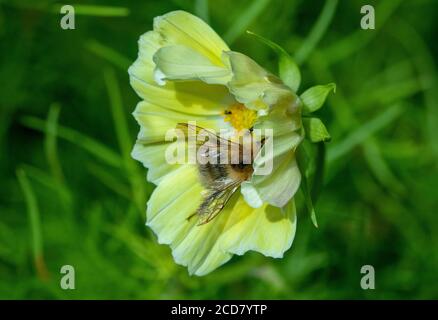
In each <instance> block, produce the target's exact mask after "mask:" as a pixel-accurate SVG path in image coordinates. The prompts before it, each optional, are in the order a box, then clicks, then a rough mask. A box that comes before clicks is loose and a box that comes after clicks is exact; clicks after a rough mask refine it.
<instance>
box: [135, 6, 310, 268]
mask: <svg viewBox="0 0 438 320" xmlns="http://www.w3.org/2000/svg"><path fill="white" fill-rule="evenodd" d="M129 75H130V81H131V85H132V87H133V88H134V89H135V91H136V92H137V94H138V95H139V96H140V97H141V98H142V99H143V101H141V102H140V103H139V104H138V105H137V107H136V109H135V111H134V117H135V119H136V120H137V122H138V123H139V125H140V132H139V134H138V138H137V141H136V144H135V147H134V150H133V152H132V156H133V157H134V158H135V159H137V160H139V161H141V162H142V163H143V164H144V166H145V167H147V168H148V174H147V178H148V180H149V181H151V182H153V183H154V184H156V185H157V187H156V189H155V190H154V192H153V194H152V195H151V197H150V199H149V202H148V204H147V225H148V226H149V227H150V228H152V230H153V231H154V232H155V233H156V235H157V237H158V241H159V243H162V244H168V245H170V247H171V249H172V254H173V257H174V259H175V261H176V262H177V263H179V264H182V265H184V266H187V267H188V270H189V272H190V274H196V275H204V274H207V273H209V272H211V271H212V270H214V269H216V268H217V267H219V266H220V265H222V264H224V263H225V262H227V261H228V260H229V259H230V258H231V257H232V255H233V254H238V255H242V254H244V253H245V252H246V251H248V250H254V251H258V252H261V253H262V254H264V255H266V256H270V257H274V258H280V257H282V256H283V253H284V252H285V251H286V250H287V249H289V248H290V246H291V245H292V241H293V238H294V235H295V229H296V213H295V204H294V201H293V196H294V194H295V192H296V190H297V188H298V186H299V183H300V172H299V170H298V167H297V164H296V161H295V149H296V147H297V146H298V144H299V143H300V141H301V140H302V134H301V132H302V130H301V116H300V105H301V104H300V102H299V98H298V97H297V96H296V95H295V93H294V92H293V91H292V90H291V89H290V88H289V87H287V86H286V85H284V84H283V83H282V82H281V81H280V80H279V79H278V78H277V77H275V76H273V75H272V74H270V73H268V72H267V71H266V70H264V69H263V68H262V67H260V66H259V65H258V64H257V63H256V62H255V61H253V60H252V59H250V58H248V57H247V56H245V55H243V54H241V53H238V52H233V51H231V50H230V49H229V48H228V46H227V45H226V44H225V42H224V41H223V40H222V39H221V38H220V37H219V36H218V35H217V34H216V33H215V32H214V31H213V30H212V29H211V28H210V27H209V26H208V25H207V24H205V23H204V22H203V21H202V20H201V19H199V18H197V17H195V16H193V15H191V14H189V13H187V12H184V11H174V12H170V13H168V14H165V15H163V16H160V17H157V18H155V20H154V27H153V31H149V32H147V33H145V34H144V35H143V36H141V38H140V40H139V55H138V59H137V60H136V61H135V63H134V64H133V65H132V66H131V67H130V68H129ZM187 121H196V124H197V125H198V126H200V127H203V128H209V129H213V130H216V131H217V132H218V131H219V130H220V129H226V130H232V129H237V130H241V129H252V128H255V129H272V130H273V133H274V136H273V137H272V142H273V152H272V153H266V152H263V151H264V150H263V149H264V148H265V147H263V148H262V150H261V152H259V154H258V155H257V157H256V158H255V160H254V162H253V169H254V174H253V175H252V176H251V178H250V179H248V180H247V181H245V182H243V183H242V185H241V186H240V188H239V189H238V190H237V191H236V192H234V194H233V195H232V196H231V198H230V199H229V201H228V202H227V203H226V205H225V206H224V208H223V209H222V210H221V212H220V213H219V214H218V215H217V216H216V217H215V218H214V219H212V220H211V221H210V222H208V223H205V224H202V225H198V223H197V221H196V219H188V217H190V216H191V215H192V214H193V213H195V212H196V211H197V209H198V208H199V206H200V204H201V203H202V201H203V194H205V186H204V185H203V183H202V182H201V179H200V176H199V173H198V169H197V166H196V165H191V164H170V163H168V162H166V159H165V153H166V149H167V148H168V147H169V146H171V145H172V144H175V143H177V142H172V141H166V140H165V135H166V132H167V131H168V130H169V129H172V128H175V127H176V126H177V124H178V123H187ZM265 151H266V150H265ZM269 161H273V168H272V172H271V174H269V175H258V173H259V172H260V171H261V170H262V169H263V167H264V166H265V165H266V163H267V162H269Z"/></svg>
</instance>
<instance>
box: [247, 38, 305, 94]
mask: <svg viewBox="0 0 438 320" xmlns="http://www.w3.org/2000/svg"><path fill="white" fill-rule="evenodd" d="M247 33H248V34H250V35H252V36H254V37H255V38H257V40H259V41H260V42H262V43H264V44H266V45H267V46H269V47H271V48H272V49H273V50H274V51H275V52H276V53H277V55H278V72H279V75H280V78H281V80H283V82H284V83H285V84H286V85H287V86H288V87H290V88H291V89H292V90H293V91H295V92H297V91H298V88H299V86H300V83H301V73H300V69H299V68H298V65H297V64H296V63H295V60H294V59H293V58H292V57H291V56H290V55H289V54H288V53H287V52H286V50H284V49H283V48H282V47H281V46H280V45H278V44H276V43H275V42H272V41H271V40H269V39H266V38H264V37H262V36H260V35H258V34H256V33H254V32H251V31H247Z"/></svg>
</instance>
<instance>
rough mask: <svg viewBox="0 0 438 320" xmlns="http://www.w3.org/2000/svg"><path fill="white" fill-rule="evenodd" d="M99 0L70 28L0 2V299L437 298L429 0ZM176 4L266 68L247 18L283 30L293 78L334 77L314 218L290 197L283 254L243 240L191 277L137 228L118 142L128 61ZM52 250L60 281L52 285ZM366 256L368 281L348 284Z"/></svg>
mask: <svg viewBox="0 0 438 320" xmlns="http://www.w3.org/2000/svg"><path fill="white" fill-rule="evenodd" d="M101 2H102V1H101ZM101 2H98V1H87V3H86V4H83V3H81V5H80V6H79V5H78V6H77V13H78V15H77V16H76V29H75V30H62V29H61V28H60V27H59V19H60V17H61V15H60V14H59V13H58V11H56V12H55V11H54V9H53V8H57V7H56V6H57V5H58V4H55V3H54V2H53V1H41V2H39V4H38V5H35V4H33V3H32V2H30V1H18V0H16V1H8V2H1V4H0V38H1V39H0V50H1V52H2V56H1V58H0V61H1V63H0V86H1V88H2V94H1V95H0V175H1V180H0V181H1V189H0V298H7V299H10V298H19V299H45V298H49V299H86V298H93V299H104V298H134V299H160V298H183V299H187V298H192V299H214V298H216V299H218V298H240V299H252V298H271V299H275V298H286V299H304V298H316V299H323V298H332V299H345V298H355V299H375V298H376V299H389V298H401V299H408V298H412V299H420V298H438V286H437V285H436V282H437V281H436V279H437V272H436V270H438V251H437V250H436V248H437V247H438V217H437V214H436V210H437V209H438V206H437V201H436V193H437V192H436V190H437V189H438V174H437V173H438V171H437V163H438V161H437V157H438V144H437V143H436V142H435V139H436V137H437V130H438V129H437V128H438V113H437V110H438V109H437V108H436V103H437V101H438V96H437V92H438V78H437V72H436V70H437V68H436V63H437V59H436V57H437V56H438V45H437V44H436V41H435V33H434V30H436V29H437V27H438V22H437V21H436V19H435V18H434V16H433V14H432V13H433V12H434V10H435V6H436V3H435V2H434V1H433V0H424V1H369V3H370V4H373V5H375V8H376V15H377V16H376V23H377V27H376V30H372V31H371V30H370V31H364V30H361V29H360V18H361V15H360V6H361V5H362V4H363V3H362V1H359V0H355V1H335V0H327V1H322V0H320V1H314V2H312V4H310V3H309V2H306V1H302V0H296V1H283V0H270V1H265V0H260V1H249V0H244V1H241V2H236V1H231V0H220V1H190V0H172V1H170V0H169V1H159V2H158V1H143V2H138V1H124V2H123V3H121V2H115V1H107V2H105V4H103V3H101ZM73 5H74V3H73ZM175 9H183V10H188V11H190V12H196V13H198V14H199V15H200V16H201V17H203V18H204V19H208V20H209V21H210V23H211V25H212V27H213V28H214V29H215V30H216V31H217V32H218V33H219V34H220V35H222V36H223V37H225V39H226V40H227V41H228V42H229V44H230V46H231V47H232V49H233V50H236V51H241V52H243V53H245V54H247V55H249V56H251V57H253V58H254V59H255V60H256V61H257V62H259V63H260V64H261V65H262V66H265V67H266V68H268V69H270V70H272V71H273V72H276V70H277V65H276V55H275V52H274V51H273V50H272V48H270V47H268V46H265V45H264V44H263V43H260V42H259V41H257V39H255V38H254V37H251V36H248V35H247V34H246V31H247V30H251V31H253V32H254V33H256V34H258V35H260V36H262V37H265V38H267V39H270V40H272V41H273V42H274V43H277V44H279V45H281V46H282V47H284V48H285V50H286V51H287V53H288V54H290V55H291V56H293V57H295V58H296V59H297V61H298V62H299V64H300V67H301V77H302V81H301V85H300V89H299V91H300V92H303V91H305V90H306V89H307V88H309V87H311V86H313V85H315V84H324V83H331V82H334V83H336V85H337V90H336V93H335V94H330V95H329V98H328V102H327V105H326V106H325V107H324V108H323V109H321V110H318V111H317V112H316V113H317V114H316V116H317V117H319V118H321V119H323V120H324V123H325V124H326V126H327V128H328V130H329V132H330V134H331V136H332V139H331V142H330V143H328V144H327V145H326V148H327V152H326V159H325V168H324V169H325V170H324V171H323V170H322V168H319V169H318V170H319V171H318V172H317V173H316V174H317V175H318V176H322V175H324V178H325V179H324V183H323V184H322V185H321V186H320V187H318V188H317V189H318V190H310V192H311V193H312V198H313V199H315V196H316V194H318V201H317V202H314V203H313V204H310V203H309V202H308V206H309V207H310V208H311V210H310V211H312V209H313V208H314V210H315V212H316V215H317V219H318V228H315V227H314V226H313V224H312V219H311V217H310V216H309V214H308V212H307V210H306V207H305V201H304V199H302V198H299V199H298V200H299V206H298V209H299V212H298V229H297V235H296V239H295V241H294V244H293V246H292V248H291V249H290V250H289V251H288V252H287V253H286V254H285V257H284V258H283V259H280V260H276V259H271V258H266V257H263V256H262V255H260V254H257V253H249V254H246V255H245V256H243V257H234V258H233V259H232V260H231V262H229V263H227V264H226V265H225V266H223V267H221V268H220V269H218V270H217V271H215V272H213V273H212V274H210V275H208V276H206V277H202V278H199V277H190V276H189V275H188V274H187V270H186V269H185V268H183V267H181V266H178V265H176V264H175V263H174V261H173V259H172V256H171V252H170V249H169V248H168V247H167V246H163V245H159V244H158V243H157V241H156V238H155V236H154V235H153V233H152V232H151V231H150V230H149V229H148V228H147V227H146V226H145V211H146V203H147V199H148V198H149V196H150V194H151V192H152V191H153V188H154V186H153V185H152V184H150V183H148V182H147V181H146V169H144V168H143V167H142V166H141V165H140V164H139V163H137V162H136V161H134V160H133V159H131V157H130V152H131V148H132V146H133V144H134V141H135V138H136V134H137V132H138V126H137V124H136V123H135V121H134V119H133V117H132V115H131V113H132V111H133V110H134V107H135V105H136V103H137V102H138V101H139V100H140V98H138V97H137V96H136V95H135V93H134V91H133V90H132V88H131V87H130V85H129V77H128V74H127V68H128V67H129V65H130V64H131V63H132V62H133V61H134V60H135V59H136V56H137V50H138V47H137V40H138V38H139V36H140V35H141V34H143V33H144V32H146V31H148V30H150V29H151V27H152V20H153V17H154V16H156V15H160V14H163V13H165V12H168V11H171V10H175ZM309 200H311V199H307V201H309ZM314 218H315V217H314ZM314 221H315V219H314ZM66 264H69V265H73V266H74V267H75V271H76V289H75V290H73V291H64V290H62V289H61V288H60V285H59V281H60V279H61V276H62V275H61V274H60V269H61V267H62V266H63V265H66ZM365 264H371V265H373V266H374V267H375V270H376V290H374V291H364V290H362V289H361V288H360V277H361V274H360V268H361V266H362V265H365Z"/></svg>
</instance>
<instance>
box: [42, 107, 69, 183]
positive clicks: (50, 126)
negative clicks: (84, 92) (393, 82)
mask: <svg viewBox="0 0 438 320" xmlns="http://www.w3.org/2000/svg"><path fill="white" fill-rule="evenodd" d="M59 111H60V106H59V105H58V104H53V105H52V106H50V110H49V114H48V116H47V122H46V132H45V133H46V137H45V140H44V151H45V152H46V158H47V162H48V163H49V167H50V170H51V172H52V175H53V177H54V178H55V179H56V180H57V181H58V183H59V184H64V181H65V179H64V174H63V172H62V167H61V164H60V162H59V157H58V147H57V141H56V138H57V130H58V118H59Z"/></svg>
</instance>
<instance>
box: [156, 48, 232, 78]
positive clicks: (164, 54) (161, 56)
mask: <svg viewBox="0 0 438 320" xmlns="http://www.w3.org/2000/svg"><path fill="white" fill-rule="evenodd" d="M153 60H154V62H155V64H156V69H155V74H158V75H159V77H158V78H159V79H158V80H159V82H160V83H163V82H162V81H163V80H201V81H204V82H206V83H210V84H223V85H225V84H226V83H227V82H228V81H230V79H231V72H230V70H229V69H227V68H225V67H224V66H218V65H215V64H213V63H212V62H211V61H210V60H208V58H206V57H205V56H203V55H201V54H200V53H198V52H196V51H195V50H193V49H191V48H188V47H185V46H182V45H172V46H166V47H163V48H161V49H159V50H158V51H157V52H156V53H155V55H154V57H153ZM155 79H156V80H157V77H155Z"/></svg>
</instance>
